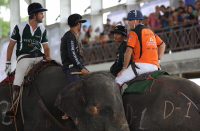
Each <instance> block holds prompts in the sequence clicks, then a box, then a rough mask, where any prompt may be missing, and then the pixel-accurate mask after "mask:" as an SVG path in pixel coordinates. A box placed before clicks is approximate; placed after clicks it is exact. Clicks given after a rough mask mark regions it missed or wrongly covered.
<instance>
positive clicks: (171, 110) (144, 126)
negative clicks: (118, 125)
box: [123, 75, 200, 131]
mask: <svg viewBox="0 0 200 131" xmlns="http://www.w3.org/2000/svg"><path fill="white" fill-rule="evenodd" d="M169 84H170V85H169ZM150 89H151V91H150ZM179 91H180V92H179ZM184 95H185V96H184ZM192 102H193V103H194V105H193V103H192ZM123 104H124V110H125V114H126V117H127V121H128V124H129V127H130V129H131V131H132V130H134V131H137V130H147V131H199V130H200V124H199V123H200V112H199V111H200V110H199V109H200V106H199V105H200V87H199V86H198V85H197V84H195V83H193V82H191V81H190V80H187V79H185V78H180V77H175V76H170V75H163V76H161V77H159V78H157V80H155V81H154V83H153V85H152V87H148V88H147V89H146V91H145V92H144V93H143V94H128V93H126V94H124V95H123ZM195 106H196V107H197V108H198V109H197V108H195Z"/></svg>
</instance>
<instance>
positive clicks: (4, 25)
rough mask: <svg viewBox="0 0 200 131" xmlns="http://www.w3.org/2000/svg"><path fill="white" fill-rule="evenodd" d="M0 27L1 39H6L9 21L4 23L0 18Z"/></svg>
mask: <svg viewBox="0 0 200 131" xmlns="http://www.w3.org/2000/svg"><path fill="white" fill-rule="evenodd" d="M0 22H1V25H2V37H8V36H9V33H10V21H4V20H3V19H2V18H1V19H0Z"/></svg>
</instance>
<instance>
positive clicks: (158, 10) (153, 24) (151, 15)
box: [148, 6, 160, 28]
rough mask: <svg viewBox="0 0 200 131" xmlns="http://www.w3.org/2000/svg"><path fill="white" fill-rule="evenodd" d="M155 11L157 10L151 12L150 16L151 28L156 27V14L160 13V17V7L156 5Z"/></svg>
mask: <svg viewBox="0 0 200 131" xmlns="http://www.w3.org/2000/svg"><path fill="white" fill-rule="evenodd" d="M155 11H156V12H154V13H151V14H150V15H149V17H148V21H149V25H150V27H151V28H154V27H155V22H156V18H155V14H158V18H160V7H159V6H156V7H155Z"/></svg>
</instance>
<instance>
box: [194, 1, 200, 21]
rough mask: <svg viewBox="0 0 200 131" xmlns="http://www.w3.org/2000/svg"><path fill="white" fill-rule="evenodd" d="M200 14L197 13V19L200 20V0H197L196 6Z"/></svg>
mask: <svg viewBox="0 0 200 131" xmlns="http://www.w3.org/2000/svg"><path fill="white" fill-rule="evenodd" d="M195 8H196V10H197V12H198V14H197V15H196V17H197V20H198V21H200V0H199V1H197V2H196V6H195Z"/></svg>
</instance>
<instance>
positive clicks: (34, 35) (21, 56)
mask: <svg viewBox="0 0 200 131" xmlns="http://www.w3.org/2000/svg"><path fill="white" fill-rule="evenodd" d="M43 11H47V9H44V8H43V7H42V5H41V4H40V3H31V4H30V5H29V6H28V15H29V20H27V21H25V22H22V23H19V24H17V25H16V26H15V28H14V29H13V32H12V35H11V38H10V43H9V45H8V49H7V62H6V69H5V72H6V74H7V75H9V74H10V72H11V62H10V60H11V56H12V51H13V48H14V46H15V44H16V43H17V45H16V56H17V66H16V72H15V79H14V83H13V101H14V102H15V101H16V100H17V98H18V96H19V92H20V86H21V84H22V82H23V79H24V75H25V72H26V70H27V68H28V67H29V66H30V65H31V64H33V62H35V61H40V60H42V59H43V56H45V57H46V60H51V57H50V48H49V46H48V40H47V38H46V33H47V31H46V29H45V27H44V25H43V24H42V19H43V18H44V14H43ZM41 45H42V46H43V48H44V54H43V53H42V51H41V50H42V46H41ZM14 107H15V106H14ZM6 114H7V115H8V116H13V115H14V112H13V110H11V111H8V112H7V113H6Z"/></svg>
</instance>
